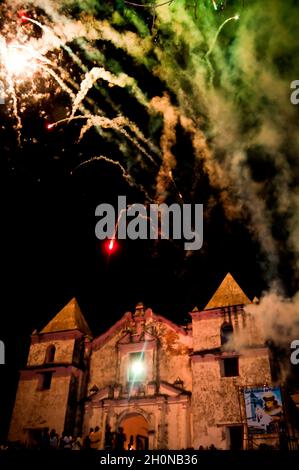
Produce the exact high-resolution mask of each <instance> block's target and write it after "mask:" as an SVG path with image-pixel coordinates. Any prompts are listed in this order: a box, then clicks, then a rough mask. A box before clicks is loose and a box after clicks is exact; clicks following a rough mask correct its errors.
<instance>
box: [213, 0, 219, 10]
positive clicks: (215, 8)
mask: <svg viewBox="0 0 299 470" xmlns="http://www.w3.org/2000/svg"><path fill="white" fill-rule="evenodd" d="M212 3H213V7H214V10H217V8H218V7H217V3H216V2H215V0H212Z"/></svg>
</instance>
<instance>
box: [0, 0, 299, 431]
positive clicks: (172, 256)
mask: <svg viewBox="0 0 299 470" xmlns="http://www.w3.org/2000/svg"><path fill="white" fill-rule="evenodd" d="M137 3H140V4H142V3H146V2H137ZM173 3H174V5H166V6H165V7H163V8H162V7H161V8H160V7H159V8H157V10H156V13H157V18H156V22H155V23H154V25H153V17H152V14H151V12H149V11H148V9H146V8H137V7H136V8H133V7H132V6H130V5H128V4H127V5H125V2H122V1H115V2H112V1H111V2H100V1H95V0H94V1H92V0H91V1H89V2H80V1H77V2H75V1H73V2H60V4H62V5H61V8H60V9H59V8H58V6H57V2H55V1H54V2H49V5H50V4H51V5H52V7H53V9H50V7H49V8H48V10H47V11H46V10H45V9H44V5H43V2H39V1H37V0H36V1H32V2H27V3H26V4H24V3H23V4H22V3H21V2H5V1H2V2H0V12H1V16H0V18H1V23H2V25H1V31H2V32H1V35H3V36H2V37H4V38H5V39H6V41H7V44H10V43H11V42H12V41H13V40H14V38H16V40H17V41H18V43H20V44H32V46H33V47H36V46H37V45H38V44H41V45H42V46H44V47H45V49H42V48H41V54H43V56H44V57H46V58H47V59H48V60H49V61H52V62H53V63H54V64H55V66H53V69H55V70H56V72H57V74H58V75H59V73H60V74H61V73H62V72H61V70H62V71H63V70H65V71H66V73H68V74H69V78H70V77H71V79H72V80H73V82H75V83H77V85H78V86H80V84H81V83H82V80H84V77H85V73H86V71H87V70H91V69H92V67H103V68H105V70H109V71H110V72H111V74H113V75H114V76H118V77H119V76H120V74H125V75H126V76H127V77H133V78H134V83H135V85H136V86H135V85H132V83H131V85H128V83H129V82H128V81H127V84H126V85H125V86H123V85H122V86H118V85H115V84H113V83H111V80H110V81H109V80H105V79H101V80H99V81H98V82H97V84H96V86H94V87H92V89H90V90H89V91H88V95H87V97H88V98H89V99H88V100H86V99H85V101H83V104H84V106H85V109H87V111H88V112H89V113H90V114H94V115H102V116H106V117H108V118H110V119H113V118H114V117H115V116H117V115H118V114H119V113H121V114H122V115H124V116H126V117H127V118H128V119H129V120H130V121H132V122H134V123H136V124H137V125H138V127H139V129H140V130H141V131H142V133H143V134H144V136H145V137H146V138H147V139H150V141H151V142H152V143H153V144H154V145H155V146H156V147H157V148H158V150H159V152H158V153H153V152H151V148H150V146H148V147H147V152H148V153H150V154H151V156H152V158H153V162H152V161H151V160H149V159H147V157H146V156H145V154H142V152H141V151H140V148H138V146H136V145H135V144H134V143H133V142H132V141H129V140H128V139H126V136H124V135H123V134H121V133H119V132H118V131H117V130H112V129H108V130H105V131H104V132H103V133H101V132H98V130H97V129H96V128H95V127H93V128H91V129H90V130H89V131H88V132H87V133H86V135H85V136H83V138H82V139H81V141H79V135H80V131H81V129H82V126H83V123H82V122H81V121H79V120H74V121H72V122H69V123H68V122H66V123H63V124H61V125H60V124H59V125H57V126H55V127H53V128H52V129H48V128H47V125H48V124H49V123H50V124H51V123H54V122H57V121H59V120H60V119H64V118H66V117H69V116H70V114H71V108H72V101H73V99H72V98H71V97H70V96H69V95H68V93H67V92H65V91H63V90H62V89H61V86H59V85H58V84H57V82H56V81H55V79H54V78H53V76H50V75H49V74H47V73H46V72H45V71H44V70H42V71H39V70H38V71H33V72H30V73H31V75H30V74H29V77H28V76H27V77H24V76H22V75H18V76H15V75H13V73H12V75H11V76H12V79H13V81H14V86H15V93H16V99H17V102H18V105H17V106H18V111H19V115H20V117H21V127H20V129H18V127H17V126H18V121H17V120H16V116H15V113H14V109H13V101H12V98H11V90H10V89H9V87H8V91H7V102H6V104H5V105H1V106H0V119H1V121H0V138H1V159H0V165H1V169H0V179H1V184H0V188H1V201H2V205H1V206H2V207H1V221H2V224H1V228H2V229H1V265H0V266H1V279H2V289H1V304H2V316H1V318H2V321H1V330H0V339H1V340H2V341H4V342H5V345H6V365H5V366H0V377H1V391H0V411H1V415H0V420H1V421H0V426H1V432H2V436H3V435H5V431H6V428H7V423H8V419H9V415H10V408H11V406H12V403H13V399H14V394H15V387H16V381H17V377H18V370H19V369H20V368H22V367H23V366H24V365H25V362H26V356H27V352H28V347H29V342H30V335H31V333H32V332H33V331H34V330H35V329H38V330H39V329H41V328H42V327H43V326H45V325H46V324H47V322H48V321H49V320H50V319H51V318H52V317H53V316H54V315H55V314H56V313H58V311H59V310H60V309H61V308H62V307H63V306H64V305H65V304H66V303H67V302H68V301H69V300H70V299H71V298H72V297H74V296H75V297H76V298H77V300H78V302H79V304H80V307H81V309H82V311H83V314H84V316H85V318H86V320H87V322H88V323H89V325H90V327H91V329H92V331H93V332H94V335H95V336H96V335H98V334H100V333H102V332H103V331H105V330H106V329H107V328H109V327H110V326H111V325H112V324H113V323H114V322H115V321H117V320H118V319H119V318H120V317H121V316H122V315H123V314H124V313H125V312H126V311H128V310H129V311H133V310H134V307H135V305H136V304H137V303H138V302H139V301H143V302H144V304H145V305H146V306H148V307H151V308H152V309H153V310H154V311H155V312H157V313H160V314H162V315H164V316H166V317H168V318H170V319H172V320H173V321H175V322H178V323H185V322H187V321H189V316H188V312H189V311H191V310H192V308H193V307H194V306H195V305H197V306H198V307H199V308H203V307H204V306H205V304H206V303H207V302H208V300H209V299H210V297H211V296H212V294H213V293H214V291H215V289H216V288H217V287H218V285H219V283H220V282H221V281H222V279H223V277H224V276H225V274H226V273H227V272H231V274H232V275H233V276H234V277H235V279H236V280H237V282H238V283H239V284H240V286H241V287H242V288H243V290H244V291H245V293H246V294H247V295H248V296H249V297H250V298H253V297H254V296H258V297H260V296H261V295H262V293H263V292H265V291H267V290H268V289H269V288H270V287H271V285H272V283H273V282H278V283H279V285H280V289H281V290H282V291H283V293H284V295H286V296H292V295H294V294H295V292H296V288H297V285H298V284H297V282H298V269H297V267H296V266H298V265H296V263H298V246H297V245H298V244H297V237H296V234H298V233H299V232H298V211H297V204H298V200H299V198H298V197H297V199H296V198H295V197H294V198H292V197H291V196H292V195H296V194H297V196H298V179H299V172H298V151H299V141H298V138H295V136H296V132H297V129H296V126H297V125H298V107H295V106H293V105H291V104H290V103H289V88H290V82H291V81H292V80H295V79H299V73H297V71H299V69H298V57H296V56H295V55H294V54H293V53H294V51H295V50H297V51H298V48H297V49H296V47H298V38H297V36H298V34H297V29H296V28H297V27H298V24H297V23H296V16H295V15H294V14H292V12H293V11H294V12H295V11H296V12H297V8H298V2H295V1H286V2H282V1H281V2H278V1H276V2H275V1H274V2H273V1H271V2H270V1H265V2H255V1H254V2H244V6H243V2H242V1H227V2H217V3H218V4H219V9H218V11H214V9H213V5H212V2H209V1H206V2H178V1H177V2H173ZM185 3H187V4H192V5H193V3H194V4H197V3H198V5H197V11H195V10H196V9H195V10H194V6H192V7H190V8H188V5H185ZM261 3H262V4H263V6H261V5H260V4H261ZM178 4H179V5H178ZM248 4H250V5H248ZM267 7H268V8H267ZM176 8H177V9H176ZM23 11H25V12H26V14H27V15H28V16H30V17H31V18H33V19H35V20H37V21H40V22H41V23H42V24H46V25H47V26H48V27H49V28H51V29H53V31H54V30H55V34H57V35H59V34H58V33H59V32H61V34H60V35H59V38H60V40H61V44H62V46H61V47H60V48H58V47H54V46H52V47H50V46H49V45H47V46H45V43H46V33H45V32H44V31H42V30H41V29H40V28H39V27H38V26H36V25H34V24H32V23H30V22H29V21H28V22H26V21H23V20H22V17H21V16H20V14H19V12H23ZM54 12H59V15H60V16H59V17H58V16H55V14H54ZM167 12H171V17H168V14H169V13H167ZM182 12H184V14H185V15H186V17H184V15H182ZM236 13H238V14H240V20H238V21H234V20H232V21H230V22H228V23H227V24H226V25H225V26H224V27H223V29H222V30H221V32H220V33H219V36H218V37H217V42H216V43H215V50H214V51H213V52H212V53H211V54H208V55H207V53H208V52H209V46H210V45H211V44H212V43H213V38H215V34H216V33H217V28H219V26H220V25H221V24H222V23H223V22H224V21H225V20H226V19H227V18H229V17H231V16H232V15H235V14H236ZM21 15H22V13H21ZM82 15H84V16H82ZM92 19H93V20H94V21H99V22H106V23H107V24H110V27H111V30H113V31H114V32H115V31H116V32H117V33H118V36H115V37H114V36H113V38H112V39H111V37H112V36H111V37H110V36H109V34H108V33H107V34H106V36H105V34H104V33H103V32H102V31H103V30H104V28H103V23H101V25H102V26H101V28H100V27H98V26H96V25H94V24H93V23H92ZM64 20H65V22H66V23H65V24H71V26H73V27H74V29H75V25H78V22H80V28H78V30H75V32H72V33H69V37H68V38H67V39H63V28H64V23H63V21H64ZM106 23H105V24H106ZM237 23H238V24H237ZM88 25H93V27H94V28H95V30H96V31H100V32H99V34H98V39H95V38H93V39H92V40H91V39H90V38H89V37H88V35H86V36H84V27H87V26H88ZM187 27H189V28H190V31H193V28H194V30H196V31H198V36H196V35H195V34H193V36H192V40H193V41H194V43H192V42H190V37H191V36H190V37H189V36H188V32H187V29H188V28H187ZM55 28H56V29H55ZM181 28H182V29H181ZM186 28H187V29H186ZM275 28H277V29H276V30H275ZM70 29H71V27H70ZM81 29H82V31H81ZM184 29H185V30H184ZM275 31H276V32H275ZM128 33H130V34H132V35H134V36H133V39H132V37H131V36H130V35H129V36H128ZM65 34H67V33H65ZM86 34H87V33H86ZM190 34H191V33H190ZM71 35H72V38H70V36H71ZM82 37H83V38H85V39H84V41H85V42H84V41H83V40H82V41H79V40H78V38H82ZM121 37H122V38H125V39H126V41H124V42H123V43H122V45H120V39H119V38H121ZM137 38H139V39H140V40H142V41H143V43H142V44H141V43H139V42H138V41H137ZM244 38H248V42H247V40H245V39H244ZM129 39H130V41H131V42H130V41H129ZM134 41H135V42H134ZM261 45H263V46H264V47H265V48H264V49H262V48H261ZM63 46H69V47H71V48H72V51H73V53H74V54H75V55H76V57H77V58H79V59H80V61H81V66H80V64H79V63H76V62H75V61H74V58H73V57H71V56H70V55H69V54H68V53H67V50H66V49H65V48H64V47H63ZM143 48H144V53H142V51H143ZM297 55H298V54H297ZM207 58H208V59H209V60H210V65H209V64H208V63H207ZM82 63H83V64H84V66H85V67H86V70H83V69H82ZM269 64H271V67H272V69H271V72H272V75H271V74H269V76H267V71H268V70H269V67H270V65H269ZM5 65H6V64H4V66H3V67H2V72H1V74H2V75H1V76H2V80H3V81H4V82H5V83H6V81H7V80H8V79H7V70H5ZM210 66H212V68H213V74H212V75H211V68H210ZM55 67H56V68H55ZM58 67H60V71H59V69H58ZM10 73H11V71H10ZM3 74H4V75H3ZM5 74H6V75H5ZM296 74H297V75H296ZM5 77H6V78H5ZM271 77H272V78H271ZM63 79H64V80H65V82H67V80H68V78H66V76H63ZM70 83H71V82H70V81H69V82H68V84H69V86H70V87H71V86H72V85H71V84H70ZM269 85H270V86H272V92H271V90H269V89H268V87H269ZM136 87H137V88H138V89H139V90H142V93H143V95H144V96H145V101H146V103H144V102H143V103H142V102H141V101H142V99H141V98H140V99H139V98H138V91H136V89H137V88H136ZM77 91H78V90H77V89H76V88H75V87H74V88H73V92H74V93H75V94H76V93H77ZM163 96H164V97H165V96H167V97H168V98H167V100H166V101H164V102H163V103H164V107H165V108H167V106H168V105H169V108H171V109H172V111H173V110H174V109H175V112H174V114H177V115H179V118H177V120H175V123H174V124H173V125H172V123H171V119H170V121H169V120H167V119H168V117H169V116H168V115H167V114H163V112H164V111H162V112H161V111H157V107H156V109H155V110H154V111H153V108H154V107H155V105H153V106H152V107H151V106H150V105H149V103H153V101H152V100H153V99H154V97H163ZM167 103H168V104H167ZM279 113H280V114H279ZM79 114H82V111H80V110H78V111H77V115H79ZM167 116H168V117H167ZM186 116H187V118H189V119H190V120H191V121H192V123H193V124H194V126H195V127H198V128H200V129H201V131H202V135H203V136H204V138H205V145H204V149H201V147H200V145H201V144H198V141H196V139H193V137H194V135H195V134H194V133H192V132H193V131H192V132H191V131H190V125H189V127H188V125H186V121H184V119H185V117H186ZM171 131H174V137H173V133H172V132H171ZM163 137H164V140H163ZM18 139H19V140H18ZM165 142H166V144H165ZM144 145H145V146H146V144H144ZM199 147H200V148H199ZM208 148H210V149H211V154H212V164H211V165H212V170H211V165H209V164H207V162H208V161H209V154H208V150H207V149H208ZM100 155H104V156H106V157H108V158H109V159H111V160H113V161H114V162H119V163H120V164H121V165H122V166H123V167H124V169H125V170H126V172H127V173H128V174H129V175H130V176H131V177H132V180H134V181H135V182H136V183H137V184H136V185H135V186H134V185H130V184H129V183H128V181H127V180H126V179H125V178H124V177H123V174H122V170H121V169H120V167H119V166H117V165H115V164H111V163H110V162H107V161H104V160H99V159H97V157H99V156H100ZM173 157H174V159H173ZM90 160H91V161H90ZM174 160H175V163H173V162H174ZM86 162H88V163H86ZM217 168H218V169H219V168H220V169H221V171H223V173H222V174H221V176H220V178H218V179H217V178H216V176H215V175H216V174H217ZM170 170H171V172H172V175H173V179H170V178H168V179H167V177H166V176H165V174H166V175H167V173H168V172H169V171H170ZM159 175H160V176H159ZM157 181H158V184H157ZM159 181H160V182H162V183H161V184H163V188H162V189H163V190H161V187H160V186H159ZM141 186H142V187H141ZM144 189H145V190H146V193H147V194H148V195H149V199H148V200H146V199H147V198H146V196H145V192H144ZM178 193H181V194H182V196H183V201H184V202H185V203H202V204H204V245H203V247H202V248H201V249H200V250H199V251H197V252H193V253H189V254H187V253H186V252H185V251H184V249H183V246H182V243H180V242H174V241H167V240H163V241H145V240H142V241H140V240H139V241H129V240H126V241H119V242H118V249H117V250H116V252H115V253H113V254H111V255H110V256H109V255H108V254H107V251H106V250H105V248H104V243H103V242H101V241H99V240H97V238H96V237H95V224H96V221H97V219H96V218H95V208H96V206H97V205H98V204H100V203H111V204H115V202H116V199H117V196H118V195H126V196H127V199H128V202H129V203H135V202H140V203H148V202H149V200H151V201H154V200H155V201H156V200H159V201H161V200H162V199H163V201H164V202H167V203H173V202H180V200H179V197H178Z"/></svg>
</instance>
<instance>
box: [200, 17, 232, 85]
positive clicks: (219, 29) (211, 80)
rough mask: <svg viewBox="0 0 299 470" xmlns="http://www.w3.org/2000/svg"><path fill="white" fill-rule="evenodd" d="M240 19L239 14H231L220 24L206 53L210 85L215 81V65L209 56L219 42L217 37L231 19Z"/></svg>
mask: <svg viewBox="0 0 299 470" xmlns="http://www.w3.org/2000/svg"><path fill="white" fill-rule="evenodd" d="M238 19H239V15H235V16H231V17H230V18H227V19H226V20H225V21H223V23H222V24H221V25H220V26H219V28H218V30H217V32H216V34H215V36H214V39H213V41H212V43H211V45H210V47H209V50H208V51H207V53H206V54H205V57H204V58H205V61H206V63H207V66H208V69H209V71H210V79H209V81H210V85H213V82H214V69H213V66H212V64H211V61H210V59H209V56H210V55H211V54H212V52H213V50H214V47H215V45H216V42H217V39H218V36H219V34H220V33H221V31H222V29H223V28H224V26H225V25H226V24H227V23H229V22H230V21H232V20H235V21H237V20H238Z"/></svg>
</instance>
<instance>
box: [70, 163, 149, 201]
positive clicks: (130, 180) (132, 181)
mask: <svg viewBox="0 0 299 470" xmlns="http://www.w3.org/2000/svg"><path fill="white" fill-rule="evenodd" d="M95 161H105V162H107V163H110V164H112V165H114V166H116V167H118V168H119V169H120V170H121V173H122V176H123V178H124V179H125V180H126V181H127V182H128V184H129V185H130V186H132V187H135V188H138V189H139V190H140V191H141V192H142V193H143V194H144V195H145V197H146V201H149V202H152V199H151V197H150V196H149V194H148V193H147V191H146V190H145V188H144V187H143V186H142V185H141V184H140V183H137V182H136V180H135V179H134V178H133V177H132V176H131V175H130V174H129V173H128V172H127V171H126V169H125V168H124V167H123V165H122V164H121V163H120V162H119V161H117V160H112V159H111V158H108V157H106V156H104V155H101V156H98V157H92V158H89V159H88V160H85V161H84V162H81V163H79V165H77V166H76V167H75V168H74V169H73V170H72V171H71V174H73V173H74V172H75V171H76V170H78V169H80V168H82V167H84V166H87V165H89V164H90V163H93V162H95Z"/></svg>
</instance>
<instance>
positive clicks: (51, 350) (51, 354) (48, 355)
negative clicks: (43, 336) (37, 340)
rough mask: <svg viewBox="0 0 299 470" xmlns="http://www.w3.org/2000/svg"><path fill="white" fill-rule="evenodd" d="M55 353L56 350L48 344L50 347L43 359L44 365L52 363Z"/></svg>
mask: <svg viewBox="0 0 299 470" xmlns="http://www.w3.org/2000/svg"><path fill="white" fill-rule="evenodd" d="M55 352H56V348H55V346H54V344H50V346H48V347H47V351H46V357H45V362H46V363H49V362H54V357H55Z"/></svg>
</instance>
